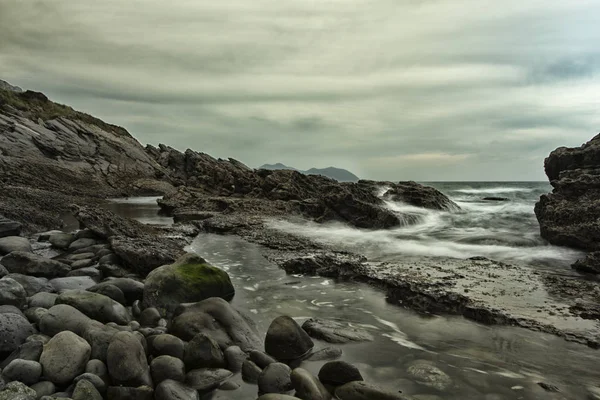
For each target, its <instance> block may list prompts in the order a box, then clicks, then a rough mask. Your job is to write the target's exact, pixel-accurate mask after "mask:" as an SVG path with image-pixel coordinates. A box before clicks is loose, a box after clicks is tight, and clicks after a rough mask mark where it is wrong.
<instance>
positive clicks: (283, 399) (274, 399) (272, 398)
mask: <svg viewBox="0 0 600 400" xmlns="http://www.w3.org/2000/svg"><path fill="white" fill-rule="evenodd" d="M258 400H303V399H299V398H298V397H294V396H288V395H287V394H280V393H267V394H263V395H262V396H260V397H259V398H258Z"/></svg>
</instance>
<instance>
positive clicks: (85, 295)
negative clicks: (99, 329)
mask: <svg viewBox="0 0 600 400" xmlns="http://www.w3.org/2000/svg"><path fill="white" fill-rule="evenodd" d="M56 304H68V305H70V306H73V307H75V308H76V309H78V310H79V311H81V312H82V313H84V314H85V315H87V316H88V317H90V318H92V319H95V320H98V321H100V322H114V323H116V324H119V325H126V324H127V323H129V322H130V321H131V316H130V315H129V313H128V312H127V309H126V308H125V307H123V305H121V304H119V303H117V302H116V301H114V300H112V299H111V298H110V297H107V296H104V295H101V294H98V293H93V292H88V291H87V290H66V291H64V292H63V293H61V294H60V296H58V298H57V299H56Z"/></svg>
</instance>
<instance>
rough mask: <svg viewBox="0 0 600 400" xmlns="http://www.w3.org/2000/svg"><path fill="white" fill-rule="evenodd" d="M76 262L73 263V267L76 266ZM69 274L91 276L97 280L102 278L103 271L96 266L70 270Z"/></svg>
mask: <svg viewBox="0 0 600 400" xmlns="http://www.w3.org/2000/svg"><path fill="white" fill-rule="evenodd" d="M75 264H76V263H73V264H72V265H71V267H73V268H75ZM67 276H89V277H90V278H92V279H93V280H94V281H96V282H98V281H100V280H102V272H100V270H99V269H98V268H96V267H83V268H77V269H74V270H72V271H71V272H69V273H68V274H67Z"/></svg>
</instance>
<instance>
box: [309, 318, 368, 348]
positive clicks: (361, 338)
mask: <svg viewBox="0 0 600 400" xmlns="http://www.w3.org/2000/svg"><path fill="white" fill-rule="evenodd" d="M302 329H304V330H305V331H306V333H308V334H309V335H310V336H311V337H313V338H315V339H321V340H324V341H326V342H329V343H349V342H369V341H372V340H373V335H371V334H370V333H369V332H368V331H367V330H366V329H364V328H358V327H355V326H351V325H350V324H348V323H344V322H341V321H334V320H324V319H318V318H310V319H308V320H306V321H305V322H304V324H302Z"/></svg>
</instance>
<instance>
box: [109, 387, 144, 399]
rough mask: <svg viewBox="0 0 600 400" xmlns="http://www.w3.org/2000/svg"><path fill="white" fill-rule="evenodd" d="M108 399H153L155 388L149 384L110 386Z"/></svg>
mask: <svg viewBox="0 0 600 400" xmlns="http://www.w3.org/2000/svg"><path fill="white" fill-rule="evenodd" d="M106 399H107V400H153V399H154V390H152V388H151V387H148V386H140V387H127V386H110V387H109V388H108V390H107V391H106Z"/></svg>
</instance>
